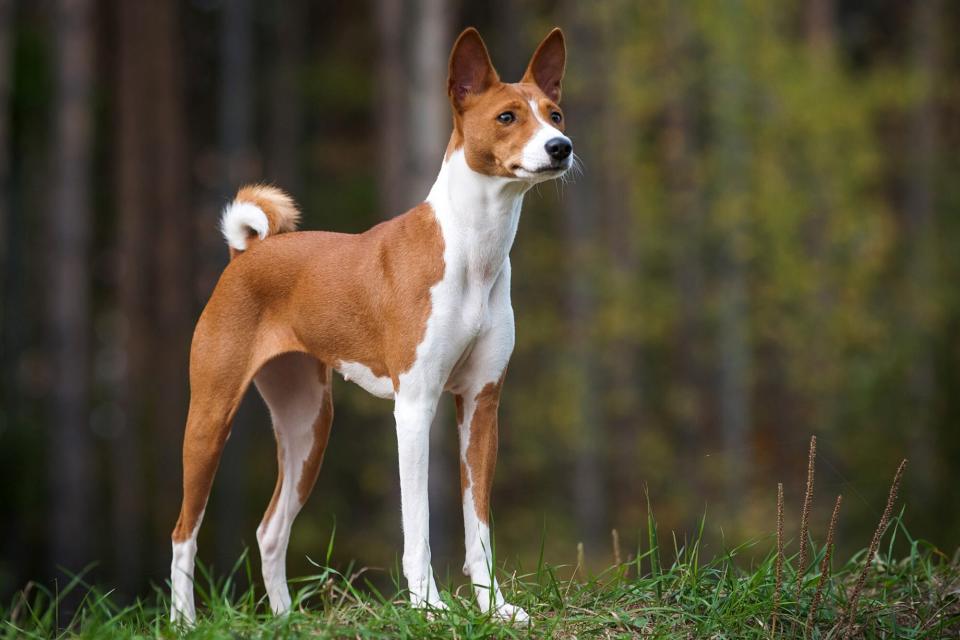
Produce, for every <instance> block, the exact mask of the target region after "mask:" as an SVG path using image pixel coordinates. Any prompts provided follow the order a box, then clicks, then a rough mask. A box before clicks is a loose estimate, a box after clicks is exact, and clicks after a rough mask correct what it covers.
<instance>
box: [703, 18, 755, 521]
mask: <svg viewBox="0 0 960 640" xmlns="http://www.w3.org/2000/svg"><path fill="white" fill-rule="evenodd" d="M720 14H721V19H722V25H718V26H717V29H718V33H717V34H715V35H714V38H715V42H716V44H717V49H716V52H715V55H716V59H717V67H716V69H715V70H714V71H713V77H714V81H715V84H714V85H713V87H712V89H713V94H714V114H713V117H714V122H715V127H716V132H717V133H716V135H717V139H716V149H715V154H716V155H715V157H714V162H715V166H716V174H715V176H716V183H715V185H714V192H715V198H714V202H713V203H712V208H713V210H714V213H713V214H712V217H713V218H714V219H715V220H717V221H718V222H719V224H720V229H719V231H720V234H721V237H720V238H719V240H720V242H721V245H722V257H721V258H720V264H719V265H718V283H717V284H718V288H719V296H718V299H719V300H720V308H719V327H718V330H719V334H718V338H719V345H718V347H719V372H718V373H719V385H718V388H719V394H720V398H719V405H720V432H721V437H722V439H723V447H724V453H725V455H726V460H727V464H726V466H725V474H726V479H727V482H726V493H727V500H728V503H729V504H737V501H738V500H739V499H740V498H741V497H742V496H743V495H744V494H743V491H744V488H745V477H744V469H743V466H742V465H740V464H738V463H737V462H736V461H737V460H738V459H739V458H740V456H745V458H746V459H752V456H750V455H748V453H749V452H748V451H747V448H748V442H749V441H748V436H749V433H748V430H749V428H750V422H751V416H750V365H751V362H750V360H751V358H750V338H749V322H750V318H749V314H748V311H749V309H748V291H747V279H746V267H745V260H746V255H745V250H746V244H747V243H748V242H749V229H748V212H747V211H745V210H744V207H745V206H746V204H747V202H748V200H747V198H745V197H744V195H745V192H746V190H747V188H748V184H747V178H748V175H747V172H748V169H749V167H748V158H747V143H746V140H745V138H746V123H745V113H746V109H747V105H746V104H745V101H744V94H745V91H746V87H745V84H746V78H745V77H744V74H745V73H746V72H745V67H746V62H747V50H746V42H747V35H746V34H747V31H746V20H745V15H744V7H743V6H742V5H741V4H740V2H737V1H736V0H731V1H729V2H726V3H725V4H724V5H723V8H721V9H720Z"/></svg>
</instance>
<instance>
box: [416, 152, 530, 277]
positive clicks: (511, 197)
mask: <svg viewBox="0 0 960 640" xmlns="http://www.w3.org/2000/svg"><path fill="white" fill-rule="evenodd" d="M530 186H531V185H530V184H529V183H526V182H522V181H518V180H511V179H508V178H501V177H497V176H487V175H484V174H481V173H478V172H476V171H474V170H473V169H471V168H470V166H469V165H468V164H467V161H466V158H465V157H464V154H463V149H458V150H456V151H454V152H453V153H451V154H449V156H448V157H447V159H446V160H444V163H443V166H441V167H440V174H439V175H438V176H437V180H436V182H434V184H433V187H432V188H431V189H430V193H429V195H427V202H428V203H429V204H430V205H431V206H432V207H433V210H434V211H435V212H436V216H437V220H438V221H439V223H440V227H441V229H442V231H443V237H444V242H445V243H446V248H445V250H444V258H445V259H446V260H447V261H448V263H449V261H450V260H451V259H453V260H455V261H458V262H461V261H462V262H461V264H462V266H464V267H466V268H467V269H468V271H469V272H472V273H476V274H478V275H480V276H481V277H483V278H484V279H489V278H493V279H495V278H496V276H497V275H498V274H499V273H500V271H501V270H502V268H503V265H504V264H505V262H506V260H507V257H508V255H509V253H510V248H511V247H512V246H513V240H514V238H515V237H516V234H517V224H518V223H519V221H520V207H521V205H522V204H523V196H524V194H525V193H526V192H527V191H528V190H529V189H530ZM448 266H450V265H449V264H448Z"/></svg>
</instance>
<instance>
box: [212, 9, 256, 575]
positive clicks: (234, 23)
mask: <svg viewBox="0 0 960 640" xmlns="http://www.w3.org/2000/svg"><path fill="white" fill-rule="evenodd" d="M221 10H222V11H223V24H222V33H221V49H220V55H221V70H220V72H221V85H220V145H221V153H222V157H223V175H222V184H221V201H222V202H227V201H228V200H230V199H231V198H233V196H234V194H235V193H236V190H237V188H238V187H239V186H240V184H242V183H244V182H247V181H250V180H251V179H254V178H255V177H256V176H255V171H254V166H255V162H254V157H253V153H252V150H251V146H250V145H251V140H252V127H253V109H252V107H253V89H252V81H253V69H252V55H253V38H252V28H253V7H252V3H251V1H250V0H234V1H232V2H227V3H225V4H224V5H223V7H222V9H221ZM258 410H259V411H260V413H262V410H261V405H260V404H258V403H256V402H254V400H253V398H252V394H247V397H246V398H245V400H244V402H243V403H241V406H240V410H239V411H238V412H237V415H236V418H235V419H234V424H233V427H232V429H231V432H230V433H231V435H230V445H229V446H228V447H226V448H225V450H224V457H223V460H222V463H221V465H220V472H219V476H220V477H219V478H218V482H217V486H218V487H219V492H218V496H217V500H216V501H215V502H214V504H215V507H216V511H215V515H216V535H217V542H218V544H217V547H218V548H217V562H218V563H219V564H220V566H222V567H224V568H226V567H231V566H233V563H234V562H235V561H236V559H237V557H238V556H239V554H240V551H241V541H242V540H244V539H249V537H250V535H251V534H252V533H253V532H252V529H251V530H250V532H249V533H248V532H247V530H245V529H244V521H245V520H244V513H245V510H246V506H247V502H248V500H247V498H248V492H247V487H248V486H249V482H248V478H247V475H246V473H245V472H244V469H245V468H246V467H247V462H246V461H247V458H248V457H249V455H250V454H249V448H250V447H249V442H250V437H251V433H250V431H251V428H253V427H254V424H253V423H254V422H255V419H254V416H255V415H257V411H258ZM261 426H262V425H261Z"/></svg>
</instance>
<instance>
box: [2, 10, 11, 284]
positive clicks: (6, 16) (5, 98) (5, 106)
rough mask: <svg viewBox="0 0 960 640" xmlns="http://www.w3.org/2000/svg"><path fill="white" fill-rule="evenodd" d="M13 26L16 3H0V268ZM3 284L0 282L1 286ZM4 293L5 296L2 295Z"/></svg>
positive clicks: (4, 231) (5, 207)
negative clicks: (14, 4) (14, 5)
mask: <svg viewBox="0 0 960 640" xmlns="http://www.w3.org/2000/svg"><path fill="white" fill-rule="evenodd" d="M12 23H13V0H0V265H4V264H5V263H6V257H7V242H8V238H9V233H8V231H7V230H8V228H9V223H8V218H9V215H10V214H9V207H10V162H9V159H10V158H9V149H10V138H9V136H8V133H7V123H8V122H9V119H10V110H9V104H10V58H11V56H10V53H11V49H12V48H11V43H10V33H11V31H12V28H11V26H12ZM2 285H3V283H2V282H0V286H2ZM0 293H2V292H0Z"/></svg>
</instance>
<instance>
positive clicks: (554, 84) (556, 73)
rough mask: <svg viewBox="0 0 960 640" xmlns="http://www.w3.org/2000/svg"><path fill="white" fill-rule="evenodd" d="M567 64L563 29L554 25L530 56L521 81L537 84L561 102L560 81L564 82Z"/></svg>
mask: <svg viewBox="0 0 960 640" xmlns="http://www.w3.org/2000/svg"><path fill="white" fill-rule="evenodd" d="M566 64H567V45H566V44H565V43H564V40H563V31H561V30H560V28H559V27H554V29H553V31H551V32H550V33H548V34H547V37H546V38H544V39H543V42H541V43H540V46H539V47H537V50H536V51H535V52H534V53H533V57H532V58H530V64H529V65H527V72H526V73H524V74H523V79H522V80H521V82H531V83H533V84H535V85H537V86H538V87H540V90H541V91H543V92H544V93H545V94H547V97H548V98H550V99H551V100H553V101H554V102H560V83H561V82H563V69H564V67H565V66H566Z"/></svg>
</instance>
